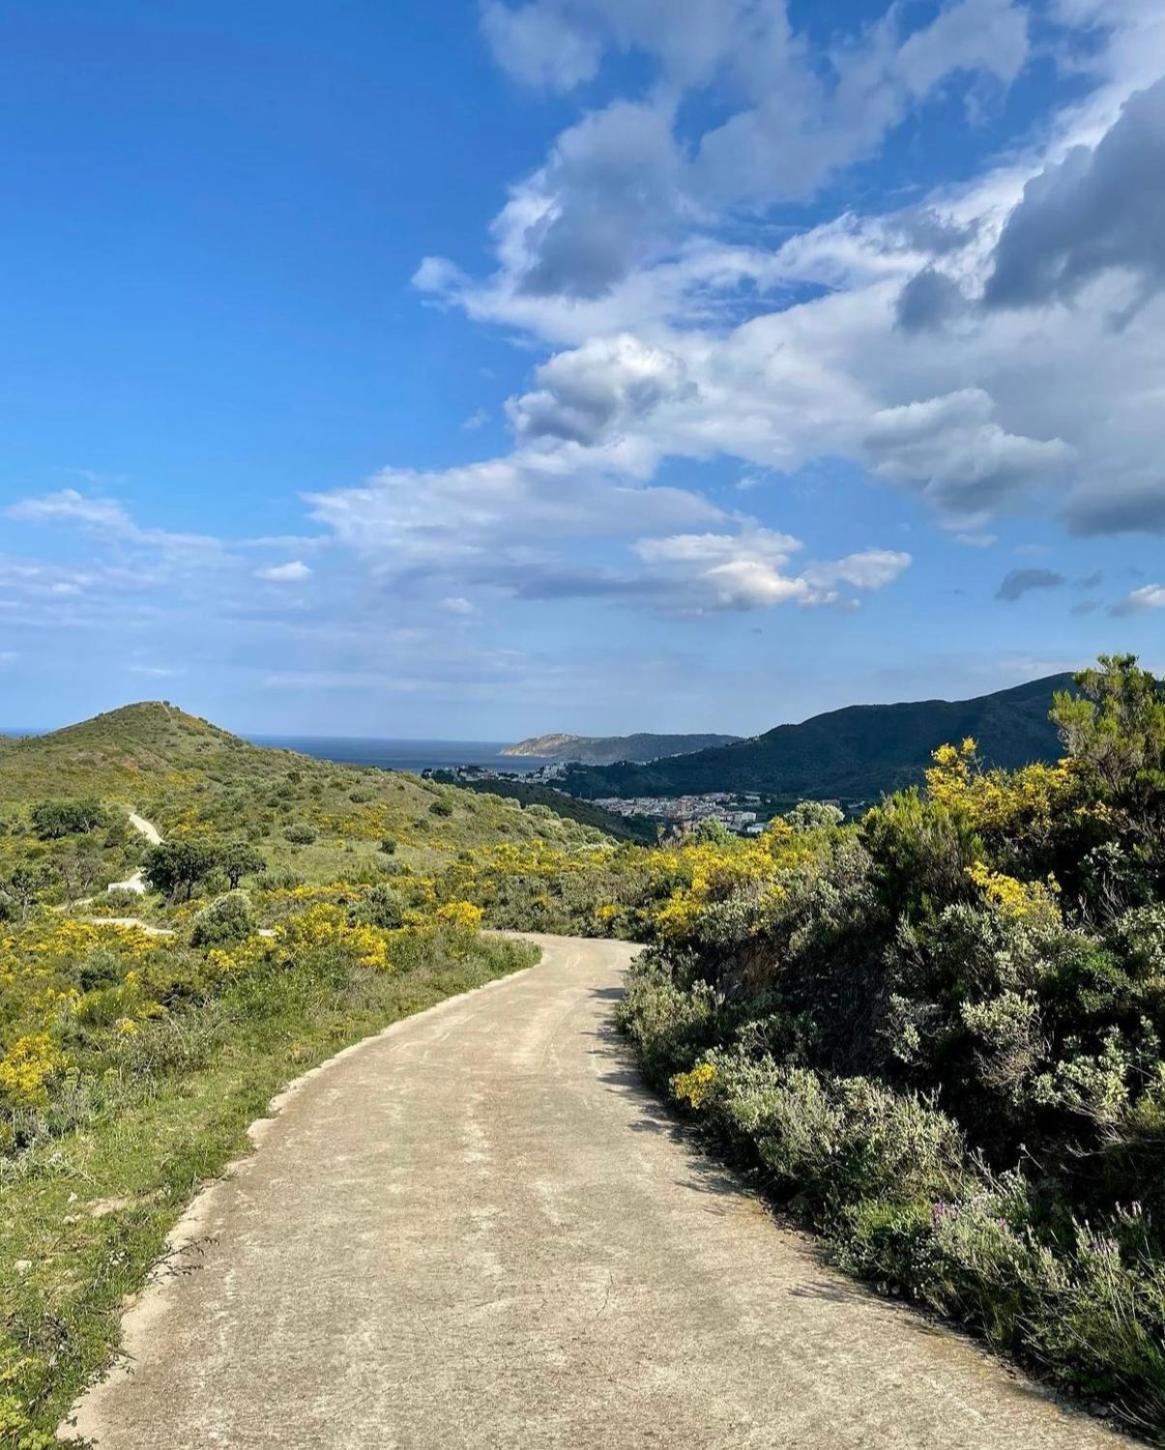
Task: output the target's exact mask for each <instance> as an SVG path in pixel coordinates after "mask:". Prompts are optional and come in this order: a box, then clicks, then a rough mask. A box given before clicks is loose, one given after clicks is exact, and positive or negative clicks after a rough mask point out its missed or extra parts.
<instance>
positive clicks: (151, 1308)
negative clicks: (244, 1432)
mask: <svg viewBox="0 0 1165 1450" xmlns="http://www.w3.org/2000/svg"><path fill="white" fill-rule="evenodd" d="M497 935H499V936H502V935H504V936H507V937H511V938H513V939H516V940H519V941H529V942H531V943H532V944H533V945H534V946H537V947H538V948H539V949H540V950H541V952H542V956H541V958H540V960H539V961H537V962H535V963H534V964H533V965H532V966H529V967H520V968H519V969H518V970H517V971H516V972H507V973H506V975H505V976H504V977H494V978H493V979H492V980H491V981H488V982H482V984H481V985H480V986H479V987H470V988H469V990H468V991H466V992H457V993H456V994H455V995H454V996H452V997H445V998H443V999H442V1000H441V1001H440V1002H434V1003H433V1005H432V1006H431V1007H424V1008H422V1009H421V1011H420V1012H410V1013H408V1015H407V1016H404V1017H398V1018H397V1020H396V1021H395V1022H390V1023H389V1024H388V1026H387V1027H382V1028H381V1029H380V1030H379V1031H378V1032H373V1033H371V1034H369V1036H367V1037H362V1038H360V1040H359V1041H358V1042H351V1043H349V1044H348V1046H347V1047H342V1048H341V1049H340V1050H339V1052H336V1053H333V1054H332V1056H331V1057H328V1058H325V1060H324V1061H323V1062H320V1063H317V1064H316V1066H315V1067H310V1068H308V1070H307V1071H306V1072H304V1073H301V1074H300V1076H299V1077H297V1078H294V1079H293V1080H292V1081H291V1082H289V1083H288V1084H287V1086H286V1087H284V1088H281V1089H280V1091H279V1092H277V1093H276V1094H275V1096H274V1097H273V1098H272V1099H271V1100H270V1102H269V1103H268V1104H267V1110H266V1112H265V1113H264V1114H263V1115H262V1116H261V1117H258V1118H255V1119H254V1120H253V1121H252V1122H250V1123H248V1124H247V1127H246V1129H245V1133H246V1137H247V1139H248V1142H249V1145H250V1146H249V1147H247V1148H246V1149H244V1150H243V1151H242V1152H241V1153H239V1154H237V1155H236V1156H235V1157H234V1158H232V1159H231V1160H230V1161H229V1162H228V1163H227V1164H226V1165H225V1166H224V1167H223V1170H222V1172H221V1173H219V1174H218V1175H217V1177H214V1178H208V1179H206V1180H205V1181H204V1182H203V1183H202V1185H201V1186H200V1187H199V1188H198V1190H197V1192H196V1193H195V1194H194V1197H193V1198H192V1199H191V1200H190V1202H189V1203H188V1204H187V1205H186V1207H185V1208H184V1209H183V1210H182V1213H181V1215H180V1216H179V1218H178V1219H177V1221H176V1222H175V1224H174V1226H173V1227H172V1228H171V1229H170V1231H169V1232H168V1233H167V1235H166V1239H165V1245H164V1247H163V1250H162V1253H161V1254H160V1255H159V1256H158V1258H157V1259H155V1260H154V1262H153V1263H152V1264H151V1265H150V1268H149V1272H148V1273H147V1275H146V1281H145V1283H144V1284H143V1285H142V1287H141V1288H140V1289H138V1290H137V1291H136V1292H135V1293H133V1294H130V1295H128V1296H127V1298H126V1299H125V1301H124V1303H123V1305H122V1313H121V1322H120V1334H119V1337H118V1345H117V1348H116V1350H115V1351H114V1357H113V1359H112V1361H111V1363H110V1364H109V1365H108V1366H107V1367H106V1368H105V1370H104V1371H103V1372H102V1373H101V1374H100V1376H99V1377H97V1378H95V1379H93V1380H92V1381H91V1382H90V1383H89V1384H88V1385H86V1386H85V1388H84V1389H83V1390H81V1392H80V1393H79V1394H78V1395H77V1397H76V1398H75V1399H74V1400H73V1403H72V1404H71V1405H70V1406H69V1409H68V1411H67V1412H66V1414H65V1416H64V1418H63V1419H62V1420H61V1422H60V1424H59V1425H58V1426H57V1429H56V1438H57V1439H58V1440H59V1441H61V1442H63V1443H64V1444H66V1445H68V1444H74V1445H75V1444H77V1443H78V1442H79V1443H80V1444H82V1445H88V1444H90V1443H92V1444H93V1445H95V1446H97V1447H99V1446H100V1428H101V1403H102V1401H103V1400H104V1398H105V1397H106V1395H108V1394H109V1393H111V1392H112V1391H113V1390H114V1389H115V1388H116V1387H117V1386H118V1385H119V1384H120V1383H121V1382H122V1381H124V1380H126V1379H129V1378H130V1377H131V1376H132V1374H133V1364H134V1360H135V1358H136V1356H135V1355H134V1353H133V1351H132V1348H131V1347H130V1346H131V1345H132V1344H133V1343H134V1342H138V1343H141V1342H142V1341H143V1340H144V1339H145V1338H146V1337H147V1336H148V1334H149V1330H150V1326H151V1325H152V1324H153V1323H154V1322H155V1321H156V1320H157V1319H158V1318H159V1317H160V1316H161V1315H163V1314H164V1313H165V1312H166V1310H167V1309H168V1308H169V1304H168V1302H167V1291H168V1290H170V1289H171V1288H172V1287H173V1286H174V1284H175V1283H176V1282H177V1279H178V1276H179V1275H180V1274H181V1272H182V1271H181V1270H180V1269H177V1270H174V1271H173V1272H171V1273H170V1274H169V1275H165V1276H163V1275H162V1274H161V1273H160V1270H162V1269H163V1267H164V1266H174V1265H175V1264H176V1263H177V1262H178V1261H180V1260H181V1258H182V1256H183V1255H184V1254H189V1253H190V1252H191V1251H192V1250H194V1249H196V1248H197V1246H198V1244H199V1243H200V1242H201V1241H202V1240H203V1239H204V1238H205V1229H206V1226H207V1224H208V1223H209V1222H210V1220H211V1217H212V1215H213V1210H214V1205H215V1200H216V1198H217V1197H218V1196H219V1194H220V1193H221V1192H222V1190H223V1188H224V1187H226V1185H227V1184H229V1182H230V1181H231V1179H233V1178H234V1177H236V1175H237V1174H238V1173H239V1172H240V1171H241V1170H242V1169H243V1168H245V1167H246V1166H247V1165H248V1164H249V1163H252V1162H254V1159H255V1155H256V1153H257V1152H258V1150H259V1148H260V1147H261V1146H262V1144H263V1141H264V1139H265V1138H266V1137H267V1136H268V1134H269V1133H270V1132H271V1130H272V1129H273V1128H274V1127H275V1126H276V1124H277V1123H278V1120H279V1118H280V1116H281V1115H282V1114H283V1112H284V1111H285V1110H286V1109H287V1107H288V1106H289V1105H290V1104H291V1103H292V1102H294V1101H295V1099H296V1098H298V1097H299V1096H300V1095H301V1094H302V1093H303V1092H304V1091H305V1090H306V1089H307V1088H308V1087H310V1086H311V1085H312V1084H313V1083H314V1082H315V1081H316V1080H317V1079H318V1078H320V1077H323V1076H325V1075H326V1074H327V1073H329V1072H330V1071H331V1070H332V1069H333V1068H334V1067H336V1065H337V1064H338V1063H341V1062H346V1061H347V1060H348V1059H349V1058H352V1057H355V1056H356V1055H357V1054H358V1053H361V1052H364V1051H365V1050H366V1049H368V1048H371V1047H373V1046H374V1045H375V1044H377V1043H379V1042H383V1041H384V1040H385V1039H386V1038H389V1037H392V1036H393V1035H394V1034H395V1033H397V1032H398V1031H400V1030H401V1029H402V1028H404V1027H405V1026H407V1025H408V1024H410V1023H412V1022H418V1021H420V1020H421V1019H422V1018H425V1017H436V1016H439V1015H440V1014H441V1013H443V1012H446V1011H448V1010H450V1009H452V1008H453V1007H455V1006H457V1005H459V1004H460V1003H462V1002H467V1001H469V1000H470V999H471V998H473V997H477V996H479V995H480V994H481V993H483V992H490V991H493V990H495V989H496V988H498V987H504V986H505V985H506V984H507V983H509V982H516V981H518V980H519V979H520V978H522V977H526V976H529V975H530V973H531V972H536V971H537V970H538V969H539V968H540V967H541V966H542V965H543V964H544V963H545V961H546V957H547V948H546V937H545V935H544V934H540V933H526V932H504V933H503V932H499V933H497ZM562 940H564V941H569V940H570V938H569V937H566V938H563V939H562ZM187 1267H192V1266H187Z"/></svg>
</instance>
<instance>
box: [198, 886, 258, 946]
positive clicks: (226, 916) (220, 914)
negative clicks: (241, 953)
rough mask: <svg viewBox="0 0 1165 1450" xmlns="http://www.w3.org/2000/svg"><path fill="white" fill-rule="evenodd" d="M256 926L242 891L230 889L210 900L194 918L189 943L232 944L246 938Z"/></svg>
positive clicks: (206, 944)
mask: <svg viewBox="0 0 1165 1450" xmlns="http://www.w3.org/2000/svg"><path fill="white" fill-rule="evenodd" d="M254 929H255V924H254V921H253V919H252V917H251V908H250V904H249V902H248V901H247V898H246V896H245V895H244V894H243V893H242V892H241V891H232V892H231V893H230V894H229V895H227V896H220V897H219V899H218V900H217V901H212V902H211V904H210V905H209V906H206V907H203V909H202V910H201V911H200V912H199V913H198V915H197V916H196V917H195V918H194V925H193V927H192V928H191V932H190V945H191V946H194V947H224V946H233V945H234V944H235V943H236V942H241V941H245V940H246V939H247V937H249V936H250V935H251V934H252V932H253V931H254Z"/></svg>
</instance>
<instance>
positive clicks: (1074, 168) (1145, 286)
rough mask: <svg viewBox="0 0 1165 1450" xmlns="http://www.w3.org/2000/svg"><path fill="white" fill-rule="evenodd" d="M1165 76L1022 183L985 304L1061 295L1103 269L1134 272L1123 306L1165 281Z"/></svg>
mask: <svg viewBox="0 0 1165 1450" xmlns="http://www.w3.org/2000/svg"><path fill="white" fill-rule="evenodd" d="M1162 176H1165V78H1162V79H1161V80H1159V81H1158V82H1157V83H1156V84H1155V85H1153V86H1151V87H1149V89H1148V90H1145V91H1141V92H1139V93H1138V94H1137V95H1134V96H1132V97H1131V98H1130V99H1129V101H1128V103H1127V104H1126V105H1125V107H1124V110H1123V111H1122V112H1121V115H1120V118H1119V119H1118V120H1117V122H1116V123H1115V124H1114V125H1113V127H1112V128H1111V130H1109V131H1108V132H1107V134H1106V135H1105V136H1104V137H1103V139H1102V140H1101V141H1100V142H1099V143H1098V144H1097V145H1096V146H1095V147H1087V146H1078V147H1075V148H1073V149H1072V150H1071V151H1070V152H1069V153H1068V155H1067V156H1066V157H1064V159H1063V160H1062V161H1059V162H1057V163H1056V164H1054V165H1052V166H1048V167H1046V168H1045V169H1044V170H1043V171H1041V172H1040V173H1039V175H1037V176H1034V177H1033V178H1032V179H1031V180H1030V181H1029V182H1028V183H1027V186H1026V187H1025V188H1024V193H1023V200H1022V201H1021V202H1020V204H1019V205H1018V206H1017V207H1016V208H1015V210H1014V211H1013V212H1012V213H1011V215H1010V216H1009V217H1008V219H1007V223H1006V225H1005V226H1004V228H1003V232H1002V234H1001V236H1000V238H999V242H998V245H997V246H996V249H995V254H994V265H993V268H992V271H991V275H990V276H989V278H988V280H987V286H986V290H985V293H984V301H985V302H986V304H987V306H988V307H1023V306H1033V305H1037V304H1040V303H1047V302H1056V301H1058V302H1069V301H1071V300H1072V299H1073V298H1074V297H1075V296H1076V295H1077V294H1078V293H1079V292H1080V290H1081V289H1082V288H1083V287H1084V286H1085V285H1086V284H1087V283H1088V282H1090V281H1092V280H1093V279H1094V278H1096V277H1098V276H1099V275H1101V274H1102V273H1105V272H1109V271H1112V270H1118V271H1121V272H1124V273H1127V274H1128V275H1130V276H1131V277H1133V278H1134V279H1135V282H1136V284H1137V285H1136V291H1135V294H1134V297H1133V299H1132V301H1131V302H1130V303H1128V305H1127V307H1126V311H1125V317H1126V319H1127V317H1128V316H1129V315H1131V314H1132V312H1134V311H1136V310H1137V309H1138V308H1140V307H1141V306H1143V305H1144V303H1145V302H1146V301H1147V300H1148V298H1149V297H1151V296H1152V295H1153V294H1155V293H1156V292H1158V291H1159V290H1160V289H1161V287H1162V285H1163V284H1165V206H1162V202H1161V178H1162Z"/></svg>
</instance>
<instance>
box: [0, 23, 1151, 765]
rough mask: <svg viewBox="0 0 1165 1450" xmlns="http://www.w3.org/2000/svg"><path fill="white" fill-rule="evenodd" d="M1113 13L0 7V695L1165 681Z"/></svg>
mask: <svg viewBox="0 0 1165 1450" xmlns="http://www.w3.org/2000/svg"><path fill="white" fill-rule="evenodd" d="M1163 76H1165V14H1163V13H1162V12H1161V7H1160V6H1159V4H1157V3H1156V0H1152V3H1150V0H1104V3H1103V4H1101V3H1099V0H1041V3H1023V0H948V3H944V4H938V3H932V0H919V3H900V4H898V5H896V6H894V7H891V8H887V7H886V6H885V5H883V4H881V3H875V0H817V3H813V4H809V3H807V0H789V3H788V4H784V3H781V0H688V3H686V4H685V5H684V6H683V7H681V8H680V9H679V10H678V11H677V9H676V7H675V6H674V5H673V4H671V3H669V0H528V3H525V4H513V3H508V0H506V3H503V0H486V3H483V4H480V5H479V4H477V3H471V0H465V3H454V0H437V3H430V4H427V5H424V6H420V5H418V6H400V5H397V6H389V5H385V4H384V3H383V0H378V3H373V0H345V3H331V4H328V5H323V4H318V3H307V0H283V3H281V4H279V5H278V6H276V5H274V4H269V3H265V0H255V3H251V4H248V5H246V6H238V5H227V4H225V3H216V0H200V3H199V4H198V5H194V4H192V3H185V0H175V3H161V4H160V3H157V0H152V3H130V0H105V3H103V4H102V5H101V6H100V7H94V6H92V5H86V4H80V3H68V0H56V3H54V4H52V5H49V6H46V5H44V4H34V3H31V0H12V3H10V4H9V5H8V6H6V7H5V11H4V15H3V17H2V18H0V109H2V111H3V117H2V122H3V123H2V125H0V152H2V153H3V155H2V162H3V174H4V176H5V179H6V200H7V203H8V205H7V206H6V223H5V227H4V229H3V230H2V232H0V266H2V268H3V275H4V277H5V279H6V283H7V285H6V287H5V308H4V320H3V325H2V327H0V387H2V393H3V398H4V415H5V427H4V441H5V447H4V449H3V451H2V453H0V724H6V725H9V726H49V725H54V724H60V723H64V722H65V721H67V720H70V719H76V718H80V717H82V716H85V715H88V714H91V713H93V712H95V711H96V710H99V709H105V708H109V707H111V706H114V705H117V704H121V703H124V702H126V701H127V700H131V699H138V698H156V697H163V696H164V697H166V698H170V699H172V700H174V701H175V702H177V703H179V704H181V705H182V706H184V707H185V708H187V709H190V710H193V711H195V712H197V713H200V714H205V715H208V716H210V717H212V718H214V719H216V720H217V721H219V722H221V723H222V724H224V725H227V726H229V727H233V728H237V729H245V730H253V731H268V732H284V733H295V732H298V731H316V732H321V733H323V732H326V733H336V734H340V733H344V734H377V735H387V736H428V735H433V736H442V737H449V738H458V737H462V738H476V739H481V738H498V739H501V738H508V737H513V736H518V735H523V734H529V733H533V732H536V731H542V730H549V729H565V730H574V731H579V732H608V731H622V730H631V729H655V730H664V729H677V730H679V729H721V730H736V731H741V732H753V731H758V730H762V729H765V728H767V727H768V726H771V725H773V724H776V723H778V722H780V721H783V720H788V719H799V718H803V717H805V716H806V715H809V714H812V713H814V712H816V711H818V710H821V709H829V708H833V707H836V706H839V705H843V704H847V703H851V702H854V701H873V700H892V699H902V698H919V697H923V696H930V695H945V696H948V697H951V696H965V695H971V694H978V693H984V692H986V691H987V690H991V689H995V688H999V687H1002V686H1005V685H1008V684H1013V683H1018V682H1020V681H1021V680H1023V679H1027V678H1032V677H1034V676H1036V675H1039V674H1042V673H1049V672H1051V671H1054V670H1059V669H1063V668H1070V667H1072V666H1073V665H1076V664H1079V663H1083V662H1085V661H1086V660H1087V659H1088V658H1089V657H1090V656H1092V655H1094V654H1095V653H1096V652H1098V651H1100V650H1105V649H1131V650H1135V651H1137V652H1139V653H1140V654H1142V656H1143V657H1144V658H1145V659H1146V661H1147V662H1148V663H1149V664H1150V665H1153V666H1155V667H1158V668H1160V667H1162V666H1165V648H1163V647H1162V624H1163V623H1165V548H1163V541H1162V535H1163V534H1165V471H1163V470H1162V467H1161V463H1160V459H1161V457H1162V456H1163V448H1162V444H1163V443H1165V437H1163V435H1165V422H1163V420H1165V408H1163V407H1162V400H1163V399H1165V349H1162V348H1161V346H1160V341H1159V339H1160V337H1161V336H1162V335H1163V332H1162V326H1163V324H1165V302H1163V300H1162V292H1163V290H1165V224H1163V222H1162V216H1163V215H1165V207H1163V205H1162V189H1163V186H1165V183H1163V182H1162V176H1165V82H1163V81H1162V79H1161V78H1162V77H1163Z"/></svg>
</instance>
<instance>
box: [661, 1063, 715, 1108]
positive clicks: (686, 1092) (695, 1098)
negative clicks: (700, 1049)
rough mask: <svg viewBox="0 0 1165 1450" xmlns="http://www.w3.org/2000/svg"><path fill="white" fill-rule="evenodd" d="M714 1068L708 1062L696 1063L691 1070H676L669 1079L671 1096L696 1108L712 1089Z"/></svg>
mask: <svg viewBox="0 0 1165 1450" xmlns="http://www.w3.org/2000/svg"><path fill="white" fill-rule="evenodd" d="M715 1081H716V1069H715V1068H714V1067H713V1065H712V1064H711V1063H710V1062H700V1063H697V1064H696V1066H695V1067H694V1068H692V1070H691V1072H677V1073H676V1075H675V1076H674V1077H673V1078H672V1080H671V1092H672V1097H674V1098H676V1099H677V1100H678V1101H679V1102H684V1103H687V1104H688V1105H689V1107H693V1108H698V1107H699V1106H700V1105H701V1104H702V1103H703V1102H704V1100H705V1099H706V1098H707V1096H708V1094H709V1093H710V1092H711V1090H712V1084H713V1083H714V1082H715Z"/></svg>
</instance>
